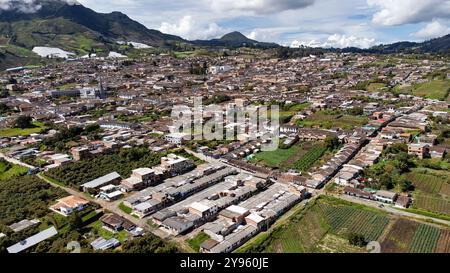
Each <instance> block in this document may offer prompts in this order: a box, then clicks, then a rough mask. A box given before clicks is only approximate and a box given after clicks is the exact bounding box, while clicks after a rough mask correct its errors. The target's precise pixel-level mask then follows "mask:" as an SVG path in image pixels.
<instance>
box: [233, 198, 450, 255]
mask: <svg viewBox="0 0 450 273" xmlns="http://www.w3.org/2000/svg"><path fill="white" fill-rule="evenodd" d="M351 233H353V234H359V235H363V236H364V237H365V239H366V242H370V241H378V242H380V244H381V251H382V252H386V253H434V252H447V253H448V252H450V230H447V229H442V228H439V227H435V226H433V225H430V224H426V223H419V222H415V221H412V220H408V219H406V218H399V217H397V216H393V215H389V214H386V213H385V212H383V211H379V210H377V209H372V208H369V207H365V206H362V205H356V204H353V203H349V202H346V201H342V200H339V199H336V198H332V197H329V196H322V197H320V198H319V199H317V200H316V201H314V203H311V204H310V205H308V206H307V207H306V208H305V209H304V210H303V211H300V212H297V213H295V214H294V215H292V216H291V217H289V218H288V219H287V220H286V221H285V222H283V223H282V224H280V225H279V226H276V227H275V228H273V229H272V230H270V231H269V232H266V233H262V234H260V235H258V236H257V237H256V238H255V239H254V240H251V241H249V242H248V243H247V244H245V245H244V246H242V247H241V248H240V249H238V251H237V252H268V253H271V252H275V253H304V252H333V253H341V252H344V253H348V252H366V249H365V248H361V247H357V246H353V245H351V244H350V243H349V241H348V239H347V238H348V237H347V236H348V235H349V234H351Z"/></svg>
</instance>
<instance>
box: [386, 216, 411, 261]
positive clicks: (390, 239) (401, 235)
mask: <svg viewBox="0 0 450 273" xmlns="http://www.w3.org/2000/svg"><path fill="white" fill-rule="evenodd" d="M417 227H418V223H416V222H413V221H409V220H407V219H402V218H401V219H398V220H397V221H396V222H395V223H394V225H393V226H392V228H391V229H390V230H389V233H388V234H387V235H386V237H385V238H384V240H383V241H382V242H381V251H382V252H383V253H407V252H408V250H409V245H410V244H411V241H412V240H413V237H414V234H415V232H416V230H417Z"/></svg>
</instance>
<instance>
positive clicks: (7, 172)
mask: <svg viewBox="0 0 450 273" xmlns="http://www.w3.org/2000/svg"><path fill="white" fill-rule="evenodd" d="M27 172H28V168H25V167H22V166H18V165H13V164H11V163H9V162H6V161H3V160H0V180H6V179H9V178H11V177H13V176H20V175H24V174H26V173H27Z"/></svg>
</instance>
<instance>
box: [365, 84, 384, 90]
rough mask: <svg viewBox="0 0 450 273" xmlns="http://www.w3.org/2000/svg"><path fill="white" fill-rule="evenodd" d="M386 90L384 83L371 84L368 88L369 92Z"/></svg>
mask: <svg viewBox="0 0 450 273" xmlns="http://www.w3.org/2000/svg"><path fill="white" fill-rule="evenodd" d="M384 88H386V84H384V83H371V84H369V85H368V86H367V91H369V92H380V91H383V89H384Z"/></svg>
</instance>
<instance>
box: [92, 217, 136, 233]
mask: <svg viewBox="0 0 450 273" xmlns="http://www.w3.org/2000/svg"><path fill="white" fill-rule="evenodd" d="M100 222H102V224H103V227H104V228H106V229H109V230H111V231H113V232H118V231H121V230H127V231H130V230H133V229H134V228H135V227H136V226H135V225H134V224H133V223H131V222H130V221H128V220H127V219H125V218H123V217H120V216H119V215H117V214H114V213H109V214H105V215H103V216H102V217H101V218H100Z"/></svg>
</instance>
